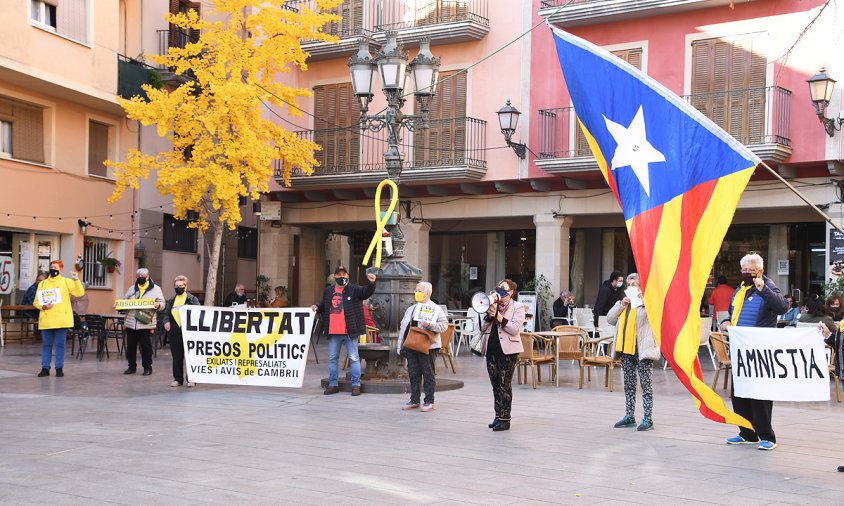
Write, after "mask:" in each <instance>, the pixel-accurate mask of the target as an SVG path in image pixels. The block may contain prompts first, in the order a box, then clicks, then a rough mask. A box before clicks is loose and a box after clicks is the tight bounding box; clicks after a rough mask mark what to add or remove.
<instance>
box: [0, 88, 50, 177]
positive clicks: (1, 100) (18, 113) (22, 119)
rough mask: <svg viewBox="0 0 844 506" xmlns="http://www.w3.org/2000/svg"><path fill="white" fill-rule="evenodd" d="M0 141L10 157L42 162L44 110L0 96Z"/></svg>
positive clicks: (3, 150)
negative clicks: (0, 123) (0, 124)
mask: <svg viewBox="0 0 844 506" xmlns="http://www.w3.org/2000/svg"><path fill="white" fill-rule="evenodd" d="M0 121H2V123H3V125H2V127H0V128H2V130H0V142H2V143H3V149H2V150H0V151H2V152H3V153H11V156H12V158H15V159H18V160H27V161H30V162H38V163H44V110H43V109H42V108H41V107H38V106H37V105H33V104H28V103H26V102H21V101H19V100H14V99H11V98H6V97H3V96H0Z"/></svg>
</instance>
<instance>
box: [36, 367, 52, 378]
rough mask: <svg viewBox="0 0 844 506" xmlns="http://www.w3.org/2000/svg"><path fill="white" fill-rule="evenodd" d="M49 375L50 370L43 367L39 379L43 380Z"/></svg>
mask: <svg viewBox="0 0 844 506" xmlns="http://www.w3.org/2000/svg"><path fill="white" fill-rule="evenodd" d="M49 375H50V370H49V369H47V368H46V367H42V368H41V372H39V373H38V377H39V378H43V377H44V376H49Z"/></svg>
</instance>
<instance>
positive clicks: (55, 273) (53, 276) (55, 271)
mask: <svg viewBox="0 0 844 506" xmlns="http://www.w3.org/2000/svg"><path fill="white" fill-rule="evenodd" d="M59 274H61V273H60V272H59V270H58V269H50V277H51V278H55V277H56V276H58V275H59Z"/></svg>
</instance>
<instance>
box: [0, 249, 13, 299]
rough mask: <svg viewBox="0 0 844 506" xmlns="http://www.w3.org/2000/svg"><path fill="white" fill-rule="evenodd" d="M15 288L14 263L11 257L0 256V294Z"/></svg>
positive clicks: (7, 292)
mask: <svg viewBox="0 0 844 506" xmlns="http://www.w3.org/2000/svg"><path fill="white" fill-rule="evenodd" d="M14 289H15V264H14V262H12V257H0V294H2V295H6V294H9V293H12V290H14Z"/></svg>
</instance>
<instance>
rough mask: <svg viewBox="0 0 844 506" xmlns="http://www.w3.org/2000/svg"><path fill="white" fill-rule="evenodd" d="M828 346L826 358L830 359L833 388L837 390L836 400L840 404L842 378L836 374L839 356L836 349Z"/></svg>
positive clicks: (830, 375)
mask: <svg viewBox="0 0 844 506" xmlns="http://www.w3.org/2000/svg"><path fill="white" fill-rule="evenodd" d="M825 346H826V356H827V358H828V359H829V360H828V362H827V363H828V364H829V377H830V378H831V379H832V388H834V389H835V398H836V399H837V400H838V402H841V378H840V377H839V376H838V375H837V374H835V359H836V357H837V354H836V353H835V348H833V347H832V346H830V345H828V344H827V345H825Z"/></svg>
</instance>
